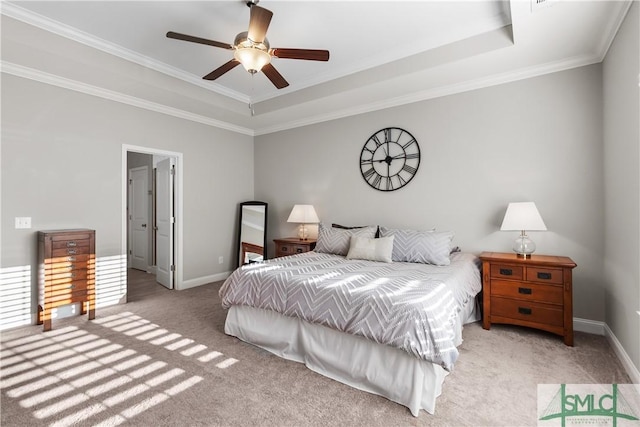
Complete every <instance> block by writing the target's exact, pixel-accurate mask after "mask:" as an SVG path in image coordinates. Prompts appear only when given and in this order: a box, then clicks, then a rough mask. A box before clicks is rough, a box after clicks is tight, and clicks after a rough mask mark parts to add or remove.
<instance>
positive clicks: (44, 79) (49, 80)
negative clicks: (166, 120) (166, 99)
mask: <svg viewBox="0 0 640 427" xmlns="http://www.w3.org/2000/svg"><path fill="white" fill-rule="evenodd" d="M0 68H1V69H0V71H1V72H2V73H4V74H11V75H13V76H17V77H22V78H25V79H29V80H34V81H38V82H40V83H45V84H49V85H52V86H57V87H61V88H64V89H69V90H73V91H76V92H80V93H83V94H86V95H92V96H96V97H98V98H103V99H108V100H110V101H115V102H119V103H121V104H126V105H131V106H133V107H138V108H143V109H145V110H149V111H154V112H156V113H161V114H166V115H168V116H173V117H177V118H180V119H185V120H189V121H192V122H196V123H201V124H204V125H207V126H212V127H216V128H220V129H225V130H229V131H232V132H237V133H241V134H244V135H249V136H254V132H253V130H252V129H249V128H245V127H242V126H236V125H233V124H231V123H227V122H223V121H221V120H215V119H212V118H210V117H205V116H201V115H199V114H194V113H190V112H188V111H184V110H181V109H178V108H173V107H168V106H166V105H162V104H158V103H156V102H151V101H147V100H145V99H141V98H137V97H134V96H130V95H125V94H123V93H120V92H116V91H112V90H108V89H104V88H100V87H97V86H93V85H89V84H86V83H81V82H78V81H75V80H71V79H67V78H64V77H60V76H56V75H54V74H50V73H45V72H44V71H40V70H36V69H33V68H29V67H24V66H22V65H18V64H14V63H11V62H6V61H0Z"/></svg>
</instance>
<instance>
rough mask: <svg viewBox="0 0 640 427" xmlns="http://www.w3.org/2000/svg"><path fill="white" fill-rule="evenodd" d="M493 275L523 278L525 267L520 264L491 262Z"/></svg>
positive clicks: (514, 278)
mask: <svg viewBox="0 0 640 427" xmlns="http://www.w3.org/2000/svg"><path fill="white" fill-rule="evenodd" d="M491 277H497V278H499V279H513V280H522V279H523V278H524V268H523V267H522V266H520V265H506V264H491Z"/></svg>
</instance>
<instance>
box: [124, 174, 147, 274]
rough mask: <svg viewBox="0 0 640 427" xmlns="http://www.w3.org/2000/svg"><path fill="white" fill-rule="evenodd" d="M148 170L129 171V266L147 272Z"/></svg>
mask: <svg viewBox="0 0 640 427" xmlns="http://www.w3.org/2000/svg"><path fill="white" fill-rule="evenodd" d="M148 180H149V170H148V168H147V167H146V166H141V167H138V168H133V169H129V266H130V267H131V268H135V269H137V270H143V271H147V267H148V266H149V260H148V259H147V257H148V255H149V229H150V228H151V227H150V224H149V181H148Z"/></svg>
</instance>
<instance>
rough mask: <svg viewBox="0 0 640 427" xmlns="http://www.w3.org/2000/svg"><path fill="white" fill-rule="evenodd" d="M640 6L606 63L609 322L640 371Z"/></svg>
mask: <svg viewBox="0 0 640 427" xmlns="http://www.w3.org/2000/svg"><path fill="white" fill-rule="evenodd" d="M639 22H640V5H638V2H634V4H633V5H632V6H631V9H630V10H629V12H628V13H627V17H626V18H625V21H624V22H623V24H622V26H621V27H620V29H619V30H618V34H617V36H616V38H615V40H614V42H613V44H612V46H611V48H610V49H609V52H608V53H607V56H606V58H605V61H604V67H603V76H604V79H603V81H604V183H605V236H606V237H605V241H604V248H605V251H604V257H605V270H604V278H605V307H606V323H607V325H608V326H609V328H611V330H612V331H613V333H614V334H615V336H616V337H617V338H618V340H619V341H620V342H621V344H622V345H623V346H624V348H625V349H626V352H627V353H628V355H629V357H630V358H631V360H632V362H633V363H634V364H635V366H636V367H637V368H638V369H640V313H639V311H640V89H639V88H638V84H639V83H640V24H639Z"/></svg>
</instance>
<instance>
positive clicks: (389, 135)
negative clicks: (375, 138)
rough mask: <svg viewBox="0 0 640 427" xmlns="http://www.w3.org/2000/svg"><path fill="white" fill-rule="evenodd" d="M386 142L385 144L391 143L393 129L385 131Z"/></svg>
mask: <svg viewBox="0 0 640 427" xmlns="http://www.w3.org/2000/svg"><path fill="white" fill-rule="evenodd" d="M384 141H385V142H391V129H389V128H386V129H385V130H384Z"/></svg>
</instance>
